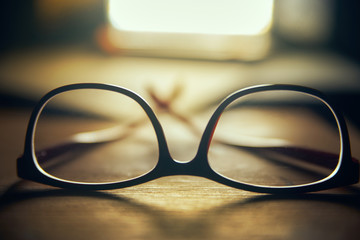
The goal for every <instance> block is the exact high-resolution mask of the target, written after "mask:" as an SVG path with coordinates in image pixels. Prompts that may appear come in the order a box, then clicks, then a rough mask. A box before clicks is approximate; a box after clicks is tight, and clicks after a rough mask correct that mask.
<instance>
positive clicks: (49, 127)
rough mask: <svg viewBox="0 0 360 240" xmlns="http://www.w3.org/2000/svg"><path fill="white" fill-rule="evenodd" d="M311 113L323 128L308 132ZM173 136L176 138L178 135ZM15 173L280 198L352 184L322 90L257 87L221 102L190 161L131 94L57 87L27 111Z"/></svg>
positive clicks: (59, 180) (341, 130) (92, 186)
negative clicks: (173, 181)
mask: <svg viewBox="0 0 360 240" xmlns="http://www.w3.org/2000/svg"><path fill="white" fill-rule="evenodd" d="M314 112H315V113H316V114H317V115H321V116H322V117H325V118H324V119H326V121H322V122H323V123H322V124H320V125H314V122H315V121H314V118H311V116H313V115H312V114H313V113H314ZM176 117H177V118H178V119H180V120H181V119H182V120H184V119H183V118H182V117H181V116H180V115H176ZM183 122H187V121H183ZM193 127H194V126H193ZM172 130H173V131H174V132H176V131H178V133H177V134H176V133H175V134H174V135H175V136H177V137H179V138H181V137H180V136H182V134H183V133H184V132H185V131H186V130H184V129H178V128H175V127H174V129H172ZM330 133H331V134H330ZM327 134H329V135H327ZM330 135H331V136H335V137H334V139H335V140H334V143H332V142H331V141H330V139H331V137H329V136H330ZM184 142H185V140H184ZM17 170H18V175H19V177H21V178H23V179H27V180H32V181H35V182H39V183H43V184H47V185H51V186H55V187H61V188H72V189H84V190H106V189H116V188H124V187H130V186H134V185H137V184H142V183H145V182H148V181H151V180H154V179H157V178H160V177H164V176H172V175H191V176H199V177H204V178H207V179H210V180H213V181H216V182H218V183H221V184H224V185H227V186H230V187H234V188H238V189H243V190H247V191H254V192H262V193H274V194H276V193H281V194H284V193H303V192H310V191H319V190H325V189H330V188H335V187H340V186H346V185H350V184H355V183H357V182H358V179H359V170H358V163H357V161H356V160H355V159H353V158H352V157H351V152H350V143H349V136H348V132H347V127H346V123H345V120H344V119H343V117H342V116H341V114H340V113H339V112H338V111H337V110H336V109H335V108H334V106H333V105H331V104H330V102H329V99H327V97H326V96H324V95H323V94H322V93H321V92H319V91H317V90H314V89H311V88H307V87H302V86H294V85H259V86H254V87H249V88H245V89H242V90H239V91H237V92H235V93H233V94H231V95H229V96H228V97H227V98H225V99H224V100H223V101H222V102H221V103H220V105H219V106H218V107H217V108H216V109H215V111H214V112H213V114H212V116H211V117H210V120H209V121H208V123H207V125H206V127H205V130H204V131H203V133H202V136H201V138H200V143H199V146H198V149H197V152H196V155H195V157H194V158H193V159H192V160H191V161H188V162H180V161H177V160H175V159H173V157H172V156H171V154H170V151H169V148H168V144H167V141H166V139H165V133H164V131H163V128H162V126H161V125H160V121H159V119H158V117H157V116H156V115H155V113H154V111H153V110H152V108H151V107H150V105H149V104H148V103H147V102H146V101H145V100H144V99H143V98H142V97H140V96H139V95H137V94H136V93H134V92H132V91H130V90H128V89H125V88H122V87H119V86H115V85H107V84H98V83H80V84H72V85H67V86H62V87H59V88H56V89H54V90H52V91H50V92H49V93H47V94H46V95H45V96H44V97H42V98H41V100H40V101H39V102H38V103H37V105H36V106H35V108H34V110H33V112H32V114H31V117H30V120H29V124H28V129H27V133H26V138H25V149H24V153H23V155H22V156H21V157H20V158H19V159H18V164H17Z"/></svg>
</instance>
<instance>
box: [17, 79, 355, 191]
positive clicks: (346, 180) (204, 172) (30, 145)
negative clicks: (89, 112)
mask: <svg viewBox="0 0 360 240" xmlns="http://www.w3.org/2000/svg"><path fill="white" fill-rule="evenodd" d="M77 89H100V90H108V91H113V92H117V93H119V94H123V95H126V96H128V97H130V98H131V99H133V100H134V101H136V102H137V103H138V104H139V105H140V106H141V107H142V108H143V110H144V111H145V113H146V114H147V116H148V117H149V119H150V121H151V123H152V125H153V127H154V130H155V134H156V137H157V141H158V148H159V159H158V162H157V164H156V165H155V167H154V168H153V169H152V170H150V171H149V172H147V173H145V174H143V175H141V176H138V177H136V178H133V179H129V180H125V181H120V182H110V183H83V182H75V181H68V180H64V179H60V178H57V177H54V176H52V175H50V174H48V173H46V172H45V171H44V170H43V169H42V168H41V167H40V165H39V163H38V162H37V160H36V156H35V148H34V134H35V128H36V123H37V121H38V118H39V116H40V114H41V111H42V110H43V108H44V106H45V105H46V103H47V102H48V101H50V99H51V98H53V97H54V96H56V95H57V94H60V93H63V92H66V91H72V90H77ZM274 90H287V91H294V92H301V93H305V94H308V95H311V96H313V97H316V98H318V99H319V100H321V101H322V102H323V103H324V104H326V105H327V106H328V108H329V109H330V110H331V111H332V113H333V115H334V117H335V119H336V122H337V125H338V129H339V134H340V155H339V161H338V164H337V166H336V168H335V170H334V171H333V172H332V173H331V174H330V175H329V176H328V177H325V178H324V179H321V180H319V181H316V182H313V183H309V184H301V185H294V186H263V185H253V184H248V183H241V182H238V181H235V180H232V179H230V178H227V177H225V176H222V175H221V174H219V173H217V172H216V171H215V170H213V169H212V168H211V166H210V164H209V161H208V156H207V155H208V149H209V146H210V143H211V140H212V136H213V133H214V131H215V128H216V125H217V122H218V121H219V119H220V117H221V114H222V113H223V111H224V110H225V108H226V107H227V106H228V105H229V104H230V103H232V102H233V101H235V100H236V99H238V98H240V97H243V96H245V95H248V94H251V93H256V92H264V91H274ZM330 102H331V101H330V99H328V98H327V97H326V96H325V95H324V94H323V93H321V92H320V91H318V90H315V89H312V88H308V87H303V86H296V85H287V84H268V85H258V86H253V87H248V88H245V89H241V90H238V91H236V92H234V93H233V94H231V95H229V96H228V97H226V98H225V99H224V100H223V101H222V102H221V103H220V105H219V106H218V107H217V109H216V110H215V112H214V113H213V115H212V116H211V118H210V120H209V122H208V123H207V126H206V128H205V130H204V132H203V135H202V137H201V140H200V144H199V147H198V151H197V154H196V156H195V157H194V159H193V160H191V161H189V162H185V163H184V162H178V161H176V160H175V159H173V158H172V157H171V155H170V152H169V148H168V145H167V141H166V138H165V134H164V131H163V128H162V126H161V124H160V122H159V120H158V118H157V117H156V115H155V113H154V111H153V110H152V108H151V107H150V105H149V104H148V103H147V102H146V101H145V100H144V99H143V98H142V97H141V96H139V95H138V94H136V93H135V92H133V91H131V90H128V89H126V88H123V87H119V86H116V85H110V84H102V83H77V84H70V85H66V86H62V87H59V88H56V89H54V90H52V91H50V92H49V93H47V94H46V95H44V96H43V97H42V98H41V99H40V101H39V102H38V103H37V104H36V105H35V107H34V109H33V111H32V114H31V116H30V120H29V123H28V128H27V132H26V137H25V147H24V154H23V155H22V156H21V157H19V158H18V161H17V172H18V176H19V177H21V178H23V179H27V180H31V181H35V182H38V183H42V184H46V185H50V186H54V187H60V188H68V189H81V190H110V189H117V188H125V187H130V186H134V185H138V184H142V183H145V182H148V181H151V180H154V179H157V178H160V177H165V176H173V175H191V176H199V177H204V178H207V179H210V180H213V181H215V182H218V183H221V184H224V185H227V186H230V187H234V188H238V189H242V190H247V191H253V192H259V193H271V194H292V193H305V192H313V191H320V190H326V189H331V188H335V187H342V186H347V185H351V184H355V183H357V182H358V180H359V169H358V163H357V162H356V161H355V160H354V159H352V157H351V151H350V140H349V134H348V131H347V127H346V122H345V119H344V118H343V116H342V115H341V114H340V112H339V111H338V110H337V109H335V106H334V105H333V104H330Z"/></svg>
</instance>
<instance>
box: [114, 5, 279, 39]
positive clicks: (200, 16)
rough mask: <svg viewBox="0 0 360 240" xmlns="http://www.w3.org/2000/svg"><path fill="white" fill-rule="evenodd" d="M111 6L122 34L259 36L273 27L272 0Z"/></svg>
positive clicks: (115, 23) (115, 26)
mask: <svg viewBox="0 0 360 240" xmlns="http://www.w3.org/2000/svg"><path fill="white" fill-rule="evenodd" d="M108 7H109V9H108V11H109V12H108V14H109V20H110V23H111V24H112V25H113V27H114V28H116V29H119V30H123V31H135V32H165V33H198V34H222V35H257V34H261V33H264V32H266V31H267V30H268V29H269V27H270V25H271V21H272V8H273V0H151V1H150V0H109V5H108Z"/></svg>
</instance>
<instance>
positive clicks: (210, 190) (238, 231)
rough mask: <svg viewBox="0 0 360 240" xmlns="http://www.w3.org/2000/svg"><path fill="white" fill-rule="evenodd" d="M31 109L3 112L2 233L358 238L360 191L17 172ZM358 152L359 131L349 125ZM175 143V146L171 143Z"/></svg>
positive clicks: (12, 235)
mask: <svg viewBox="0 0 360 240" xmlns="http://www.w3.org/2000/svg"><path fill="white" fill-rule="evenodd" d="M29 114H30V110H29V109H2V110H1V112H0V116H1V117H0V129H1V134H0V142H1V144H0V153H1V154H0V157H1V160H0V162H1V167H0V191H1V197H0V239H2V240H7V239H36V240H42V239H61V240H64V239H359V238H360V190H359V188H358V185H356V186H355V187H352V188H344V189H334V190H328V191H323V192H319V193H311V194H303V195H295V196H276V195H268V194H258V193H252V192H246V191H242V190H237V189H233V188H230V187H227V186H223V185H220V184H218V183H215V182H212V181H210V180H206V179H203V178H199V177H191V176H172V177H165V178H161V179H157V180H154V181H151V182H148V183H145V184H142V185H139V186H134V187H130V188H125V189H118V190H111V191H97V192H80V191H70V190H64V189H58V188H53V187H49V186H45V185H41V184H37V183H32V182H29V181H25V180H20V179H19V178H18V177H17V176H16V158H17V157H18V156H19V155H20V154H21V153H22V151H23V141H24V137H25V129H26V125H27V121H28V119H29ZM350 133H351V140H352V147H353V149H354V151H353V152H354V154H353V155H354V156H355V157H357V158H359V151H358V150H357V148H356V144H357V145H358V143H359V142H360V141H359V133H358V132H357V131H356V128H355V127H352V126H350ZM173 148H174V149H176V146H173Z"/></svg>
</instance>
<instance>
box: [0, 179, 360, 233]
mask: <svg viewBox="0 0 360 240" xmlns="http://www.w3.org/2000/svg"><path fill="white" fill-rule="evenodd" d="M22 182H23V181H19V182H17V183H15V184H13V185H12V186H10V187H9V188H8V189H7V191H6V192H5V193H4V194H3V195H2V196H1V198H0V214H1V212H2V211H5V210H6V209H7V208H8V207H10V206H12V207H13V206H14V205H16V204H18V203H22V202H31V201H30V200H33V199H45V198H56V197H71V198H72V199H73V198H74V197H75V198H76V197H79V198H91V199H95V200H96V199H98V200H105V201H110V202H111V205H112V207H114V206H115V208H119V209H122V210H121V211H125V212H127V211H129V212H131V211H134V212H133V213H136V214H137V215H139V216H140V218H141V217H142V218H146V219H147V221H146V222H147V224H149V225H150V227H149V226H148V228H149V229H150V228H151V229H152V230H151V231H152V232H156V234H157V236H160V237H161V238H164V239H166V238H170V237H172V238H173V239H174V236H182V237H184V238H188V239H197V238H207V239H216V238H218V237H224V236H225V237H226V236H227V234H228V233H225V230H226V229H232V231H233V233H234V229H236V230H235V232H236V234H243V233H244V232H246V231H247V232H246V234H247V236H249V235H248V231H249V228H250V229H251V231H252V234H255V235H256V234H258V233H256V230H254V227H253V226H254V221H257V222H256V223H255V225H256V224H257V226H261V224H262V225H269V226H272V224H273V221H274V220H275V221H278V224H283V225H286V224H288V223H287V221H289V219H293V218H294V217H291V216H290V215H291V214H301V211H304V212H306V213H304V214H303V215H304V216H303V218H304V219H305V220H304V219H303V220H304V222H306V217H308V216H306V215H307V214H308V215H309V214H310V215H311V214H312V212H314V211H317V209H315V208H316V207H319V206H325V207H323V208H325V209H327V210H328V211H329V209H330V210H331V209H332V208H340V212H341V211H343V209H346V211H349V212H351V213H352V214H355V215H354V216H355V219H358V218H359V216H360V192H359V191H353V193H352V194H330V193H310V194H309V193H308V194H299V195H256V196H253V197H246V198H244V199H243V200H241V201H235V202H232V203H227V204H224V205H220V206H216V207H213V208H211V209H206V210H202V211H200V212H197V213H190V212H188V213H186V211H185V210H184V211H179V212H176V211H166V210H164V209H161V208H159V207H157V206H152V205H150V204H143V203H139V202H137V201H136V200H134V199H132V198H128V197H123V196H119V194H114V193H111V192H101V191H73V190H66V189H53V188H52V189H40V190H27V189H24V188H23V187H22V186H21V185H22ZM224 198H226V196H225V195H224ZM199 201H206V199H199ZM309 203H312V204H315V205H316V206H315V207H314V206H312V207H310V209H308V206H309ZM300 205H301V207H300V208H299V206H300ZM272 208H278V210H279V211H276V214H277V216H273V217H269V215H272V214H273V213H274V212H273V211H275V210H272ZM296 208H298V211H295V212H292V211H294V210H292V209H296ZM299 209H300V210H299ZM99 210H101V209H94V211H99ZM121 211H119V212H121ZM181 212H182V213H181ZM325 212H326V211H325ZM337 213H338V211H337ZM129 215H131V213H130V214H129ZM330 216H333V217H336V216H334V215H331V214H330ZM127 217H129V216H127V215H126V214H123V213H122V214H120V213H118V216H116V218H118V219H119V221H120V219H121V218H123V220H121V221H127V220H126V218H127ZM326 217H327V216H321V218H326ZM315 218H320V213H319V214H318V215H317V217H315ZM234 219H236V220H235V221H234ZM249 220H250V221H249ZM267 221H268V222H267ZM297 221H298V220H297ZM299 221H300V223H301V220H299ZM324 221H325V222H326V221H328V220H324ZM336 221H337V220H336ZM339 221H340V220H339ZM219 222H221V224H220V225H219ZM247 222H248V223H247ZM231 224H232V225H231ZM236 224H238V225H236ZM223 225H224V226H225V227H224V226H223ZM235 225H236V226H235ZM269 226H268V227H269ZM263 227H264V226H263ZM312 227H313V226H311V225H307V228H308V229H311V228H312ZM224 229H225V230H224ZM241 229H245V230H241ZM149 231H150V230H149ZM151 231H150V232H151ZM262 231H265V232H266V230H264V229H263V230H262ZM268 231H272V230H271V227H270V228H269V229H268ZM318 231H319V230H318ZM274 233H276V231H275V232H274ZM224 234H225V235H224ZM250 236H252V235H250ZM256 236H257V235H256ZM318 237H321V235H320V236H318ZM175 239H176V238H175Z"/></svg>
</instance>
